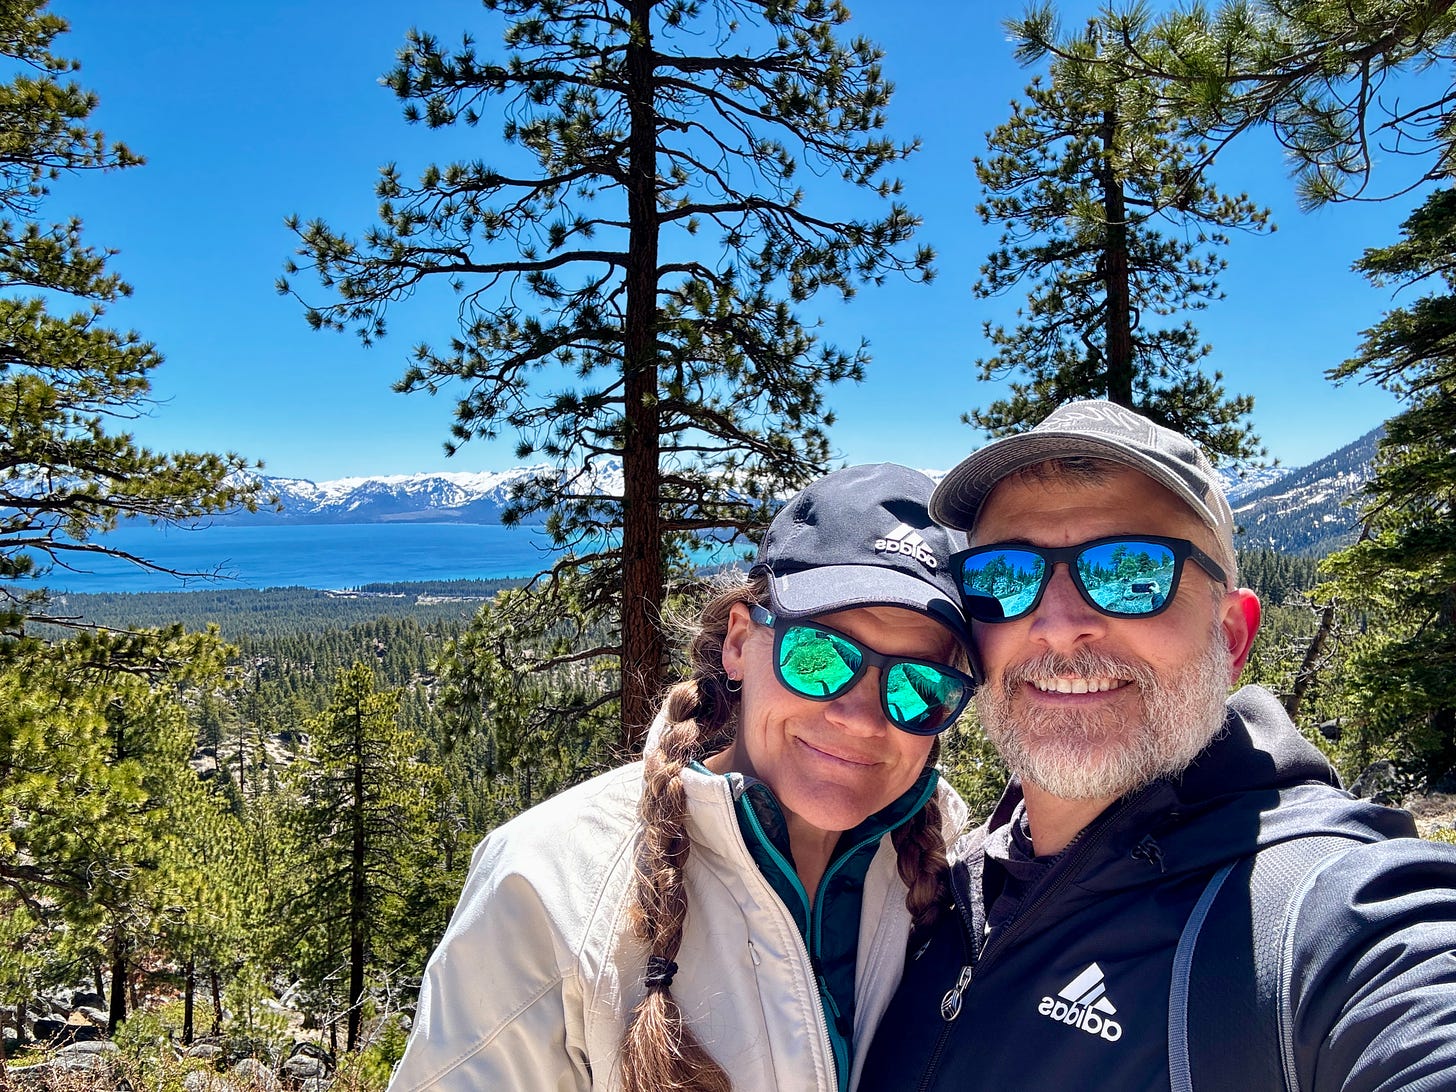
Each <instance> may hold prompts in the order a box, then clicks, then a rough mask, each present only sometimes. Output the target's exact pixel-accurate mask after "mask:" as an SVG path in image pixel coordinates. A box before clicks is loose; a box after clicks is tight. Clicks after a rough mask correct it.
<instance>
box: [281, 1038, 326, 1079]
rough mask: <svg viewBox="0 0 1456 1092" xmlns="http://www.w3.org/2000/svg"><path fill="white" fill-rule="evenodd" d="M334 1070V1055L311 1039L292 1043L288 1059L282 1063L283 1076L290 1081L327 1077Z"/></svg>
mask: <svg viewBox="0 0 1456 1092" xmlns="http://www.w3.org/2000/svg"><path fill="white" fill-rule="evenodd" d="M333 1072H334V1056H333V1055H332V1054H330V1053H329V1052H328V1051H327V1050H325V1049H324V1048H323V1047H321V1046H319V1044H318V1043H315V1042H313V1041H311V1040H307V1039H305V1040H302V1041H300V1042H297V1043H294V1044H293V1049H292V1050H290V1051H289V1052H288V1060H287V1061H285V1062H284V1063H283V1076H284V1078H285V1079H288V1080H292V1081H305V1080H308V1079H309V1078H311V1077H328V1076H331V1075H332V1074H333Z"/></svg>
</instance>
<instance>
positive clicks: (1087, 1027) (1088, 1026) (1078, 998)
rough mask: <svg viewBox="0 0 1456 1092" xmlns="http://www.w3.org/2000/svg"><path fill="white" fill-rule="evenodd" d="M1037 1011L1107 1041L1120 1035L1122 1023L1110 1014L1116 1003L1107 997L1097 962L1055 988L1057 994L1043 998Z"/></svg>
mask: <svg viewBox="0 0 1456 1092" xmlns="http://www.w3.org/2000/svg"><path fill="white" fill-rule="evenodd" d="M1036 1011H1037V1012H1039V1013H1041V1014H1042V1015H1043V1016H1046V1017H1049V1018H1051V1019H1053V1020H1055V1021H1057V1023H1059V1024H1066V1025H1067V1026H1068V1027H1074V1028H1080V1029H1082V1030H1083V1031H1085V1032H1086V1033H1087V1034H1088V1035H1096V1036H1097V1037H1098V1038H1101V1039H1105V1040H1107V1041H1108V1042H1109V1043H1115V1042H1117V1041H1118V1040H1119V1039H1121V1038H1122V1025H1121V1024H1119V1023H1118V1022H1117V1021H1116V1020H1114V1019H1112V1017H1114V1016H1116V1015H1117V1006H1115V1005H1114V1004H1113V1003H1112V1002H1111V1001H1110V1000H1108V997H1107V980H1106V979H1105V978H1104V977H1103V975H1102V968H1101V967H1099V966H1097V964H1096V963H1089V964H1087V969H1086V970H1085V971H1083V972H1082V973H1081V974H1079V975H1078V976H1077V977H1076V978H1074V979H1072V981H1070V982H1068V983H1067V984H1066V985H1065V986H1063V987H1062V988H1061V989H1060V990H1058V991H1057V996H1056V997H1043V998H1042V999H1041V1004H1040V1005H1038V1006H1037V1008H1036Z"/></svg>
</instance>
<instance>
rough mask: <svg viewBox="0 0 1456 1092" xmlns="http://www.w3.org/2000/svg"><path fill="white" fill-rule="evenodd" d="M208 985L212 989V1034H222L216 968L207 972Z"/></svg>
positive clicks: (220, 988) (220, 986) (219, 986)
mask: <svg viewBox="0 0 1456 1092" xmlns="http://www.w3.org/2000/svg"><path fill="white" fill-rule="evenodd" d="M207 977H208V985H209V986H210V987H211V989H212V1033H213V1034H214V1035H221V1034H222V983H221V982H220V981H218V977H217V968H216V967H214V968H212V969H211V970H210V971H209V972H208V976H207Z"/></svg>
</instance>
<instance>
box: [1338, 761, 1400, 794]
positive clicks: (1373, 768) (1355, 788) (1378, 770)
mask: <svg viewBox="0 0 1456 1092" xmlns="http://www.w3.org/2000/svg"><path fill="white" fill-rule="evenodd" d="M1350 791H1351V792H1352V793H1354V794H1355V795H1356V796H1357V797H1359V798H1361V799H1362V800H1369V801H1370V802H1371V803H1372V804H1398V803H1400V798H1401V796H1402V795H1404V794H1403V793H1402V792H1401V791H1400V779H1399V777H1398V776H1397V774H1396V770H1395V764H1394V763H1393V762H1389V761H1387V760H1385V759H1383V758H1382V759H1381V760H1380V761H1379V762H1372V763H1370V765H1368V766H1366V767H1365V772H1364V773H1362V774H1361V775H1360V776H1359V777H1357V778H1355V783H1354V784H1353V785H1351V786H1350Z"/></svg>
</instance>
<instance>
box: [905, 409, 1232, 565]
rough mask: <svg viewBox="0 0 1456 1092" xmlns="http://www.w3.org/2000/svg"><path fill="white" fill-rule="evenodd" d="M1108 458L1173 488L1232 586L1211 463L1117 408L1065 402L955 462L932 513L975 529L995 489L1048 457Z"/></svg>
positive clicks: (1226, 530) (1227, 522) (1225, 514)
mask: <svg viewBox="0 0 1456 1092" xmlns="http://www.w3.org/2000/svg"><path fill="white" fill-rule="evenodd" d="M1079 456H1080V457H1083V458H1091V459H1107V460H1109V461H1111V462H1115V463H1121V464H1123V465H1124V466H1130V467H1132V468H1133V469H1134V470H1137V471H1139V472H1140V473H1142V474H1146V475H1147V476H1148V477H1150V478H1152V479H1153V481H1155V482H1157V483H1158V484H1159V485H1161V486H1164V487H1165V488H1167V489H1169V490H1171V491H1172V492H1173V493H1174V494H1175V495H1176V496H1177V497H1178V498H1179V499H1180V500H1182V501H1183V502H1184V503H1185V504H1187V505H1188V507H1189V508H1191V509H1193V511H1194V513H1195V514H1196V515H1197V516H1198V518H1199V519H1201V520H1202V521H1203V522H1204V523H1206V524H1207V525H1208V526H1209V527H1210V528H1211V529H1212V531H1213V533H1214V537H1215V539H1216V540H1217V543H1218V549H1217V550H1216V551H1215V553H1214V556H1215V558H1216V559H1217V560H1218V562H1219V564H1221V565H1222V566H1223V567H1224V571H1225V572H1227V573H1228V574H1229V577H1230V579H1231V580H1232V578H1233V574H1234V573H1235V572H1237V571H1238V561H1237V558H1236V556H1235V554H1234V516H1233V512H1232V511H1230V509H1229V503H1228V498H1227V497H1225V496H1224V492H1223V485H1222V483H1221V482H1220V481H1219V477H1218V473H1217V471H1215V470H1214V469H1213V464H1212V463H1210V462H1209V461H1208V456H1207V455H1205V454H1204V453H1203V451H1202V449H1201V448H1199V446H1198V445H1197V444H1195V443H1194V442H1193V441H1192V440H1190V439H1188V437H1186V436H1184V435H1183V434H1182V433H1181V432H1174V431H1173V430H1172V429H1170V428H1164V427H1163V426H1162V425H1159V424H1155V423H1153V422H1152V421H1150V420H1148V419H1147V418H1146V417H1143V416H1141V415H1140V414H1137V413H1134V412H1133V411H1132V410H1130V409H1127V408H1126V407H1124V406H1119V405H1116V404H1114V403H1112V402H1104V401H1086V402H1068V403H1066V404H1065V405H1063V406H1059V407H1057V408H1056V409H1055V410H1053V411H1052V413H1051V415H1050V416H1049V417H1047V419H1046V420H1044V421H1043V422H1042V423H1041V424H1039V425H1037V426H1036V427H1035V428H1033V429H1031V430H1029V431H1027V432H1020V433H1017V434H1016V435H1014V436H1003V437H1002V438H1001V439H999V440H993V441H992V442H991V443H989V444H987V445H986V446H985V447H983V448H981V450H980V451H977V452H976V453H975V454H974V455H972V456H970V458H968V459H965V460H964V461H962V462H961V463H960V464H958V465H957V466H956V467H955V468H954V469H953V470H951V472H950V473H949V474H947V475H946V476H945V478H944V479H943V480H942V481H941V483H940V485H938V486H937V487H936V489H935V493H934V494H933V495H932V496H931V498H930V514H931V515H932V516H933V517H934V518H935V519H936V520H938V521H939V522H941V523H943V524H945V525H946V526H947V527H956V528H959V529H961V530H964V531H970V530H973V529H974V527H975V524H976V517H977V516H978V515H979V514H980V511H981V506H982V505H983V504H985V503H986V498H987V497H988V496H990V494H991V490H992V489H993V488H995V486H996V483H997V482H999V481H1000V480H1001V479H1002V478H1005V477H1007V476H1008V475H1011V474H1014V473H1016V472H1017V471H1018V470H1022V469H1024V468H1026V467H1028V466H1035V465H1036V464H1037V463H1044V462H1046V461H1048V460H1050V459H1067V458H1076V457H1079Z"/></svg>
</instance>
